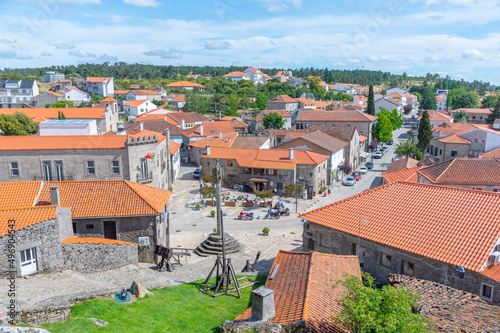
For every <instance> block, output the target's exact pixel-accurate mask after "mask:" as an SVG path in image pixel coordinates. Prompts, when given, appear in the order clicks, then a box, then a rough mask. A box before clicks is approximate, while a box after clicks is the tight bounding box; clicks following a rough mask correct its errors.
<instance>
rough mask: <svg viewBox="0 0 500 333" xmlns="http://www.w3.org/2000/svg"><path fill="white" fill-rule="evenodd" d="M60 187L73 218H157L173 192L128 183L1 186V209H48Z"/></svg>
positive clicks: (2, 184) (86, 182)
mask: <svg viewBox="0 0 500 333" xmlns="http://www.w3.org/2000/svg"><path fill="white" fill-rule="evenodd" d="M55 185H57V186H59V196H60V200H61V206H62V207H70V208H71V217H72V218H89V217H111V216H137V215H157V214H159V213H161V211H162V209H163V207H164V206H165V205H166V204H167V202H168V200H169V198H170V196H171V195H172V192H169V191H165V190H162V189H159V188H156V187H152V186H148V185H143V184H138V183H133V182H130V181H127V180H94V181H65V182H42V181H36V182H12V183H0V198H2V201H1V203H0V205H1V206H0V207H2V208H3V209H12V208H16V207H19V206H20V204H23V205H24V204H28V205H24V206H25V207H29V206H47V205H49V204H50V193H49V187H50V186H55Z"/></svg>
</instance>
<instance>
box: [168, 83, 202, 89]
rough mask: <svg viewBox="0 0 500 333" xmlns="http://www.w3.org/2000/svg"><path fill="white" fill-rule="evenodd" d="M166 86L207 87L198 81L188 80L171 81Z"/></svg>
mask: <svg viewBox="0 0 500 333" xmlns="http://www.w3.org/2000/svg"><path fill="white" fill-rule="evenodd" d="M165 87H169V88H187V87H191V88H205V86H204V85H202V84H199V83H196V82H188V81H178V82H173V83H169V84H167V85H166V86H165Z"/></svg>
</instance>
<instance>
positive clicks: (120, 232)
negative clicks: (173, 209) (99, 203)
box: [73, 215, 167, 263]
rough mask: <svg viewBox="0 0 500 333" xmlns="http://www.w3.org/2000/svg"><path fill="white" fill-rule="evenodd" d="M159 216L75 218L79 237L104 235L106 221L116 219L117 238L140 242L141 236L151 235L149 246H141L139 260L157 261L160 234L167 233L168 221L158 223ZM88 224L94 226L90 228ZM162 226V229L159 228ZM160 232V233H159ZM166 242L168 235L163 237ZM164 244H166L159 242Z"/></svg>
mask: <svg viewBox="0 0 500 333" xmlns="http://www.w3.org/2000/svg"><path fill="white" fill-rule="evenodd" d="M158 219H159V217H158ZM156 220H157V216H155V215H152V216H137V217H116V218H107V219H102V218H98V219H75V220H73V222H74V223H75V227H76V235H77V236H78V237H104V223H103V222H104V221H115V223H116V238H117V239H118V240H122V241H125V242H132V243H139V237H149V244H150V245H149V246H139V247H138V255H139V262H149V263H157V262H156V256H155V255H154V254H153V251H154V247H155V245H156V240H157V239H158V234H159V235H160V237H161V236H162V235H165V234H166V228H167V226H166V222H163V223H158V225H157V222H156ZM88 226H92V228H91V229H90V228H89V227H88ZM157 228H160V229H157ZM158 232H159V233H158ZM163 238H164V239H165V242H166V236H164V237H163ZM158 245H164V246H166V243H165V244H158Z"/></svg>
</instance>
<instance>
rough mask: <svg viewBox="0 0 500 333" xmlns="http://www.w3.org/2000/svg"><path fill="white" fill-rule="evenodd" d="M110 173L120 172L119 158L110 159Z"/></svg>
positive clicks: (117, 173)
mask: <svg viewBox="0 0 500 333" xmlns="http://www.w3.org/2000/svg"><path fill="white" fill-rule="evenodd" d="M111 174H113V175H119V174H120V161H119V160H114V161H111Z"/></svg>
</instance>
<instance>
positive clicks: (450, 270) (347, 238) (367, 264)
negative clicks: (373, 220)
mask: <svg viewBox="0 0 500 333" xmlns="http://www.w3.org/2000/svg"><path fill="white" fill-rule="evenodd" d="M367 227H368V226H366V225H364V224H361V239H360V251H359V257H360V262H361V263H363V264H364V265H363V268H362V270H363V271H365V272H368V273H370V274H371V275H372V276H373V277H374V278H375V279H376V280H377V281H380V282H382V283H387V276H388V274H390V273H396V274H401V273H403V260H404V261H407V262H410V263H413V264H414V275H413V276H414V277H415V278H417V279H423V280H429V281H434V282H437V283H441V284H444V285H447V286H450V287H453V288H456V289H461V290H465V291H468V292H470V293H473V294H476V295H479V292H480V287H481V283H482V282H483V283H487V284H490V285H492V286H493V287H494V290H493V302H500V283H498V282H496V281H493V280H491V279H488V278H486V277H485V276H483V275H481V274H480V273H478V272H473V271H469V270H467V271H466V272H465V276H464V279H461V278H460V277H459V274H458V272H457V268H458V266H454V265H451V264H447V263H445V262H442V261H438V260H434V259H430V258H427V257H424V256H420V255H416V254H414V253H411V252H406V251H403V250H400V249H397V248H393V247H390V246H387V245H383V244H379V243H376V242H372V241H367V240H365V239H363V238H362V235H363V228H367ZM303 237H304V245H303V247H304V250H305V251H311V250H314V251H318V252H323V253H333V254H341V255H352V254H356V253H353V252H355V251H354V250H356V247H357V244H358V237H356V236H354V235H350V234H347V233H343V232H341V231H338V230H333V229H331V228H328V227H325V226H322V225H319V224H316V223H312V222H307V223H305V224H304V234H303ZM382 254H387V255H390V256H391V257H392V260H391V263H390V265H388V266H383V265H381V256H382Z"/></svg>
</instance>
